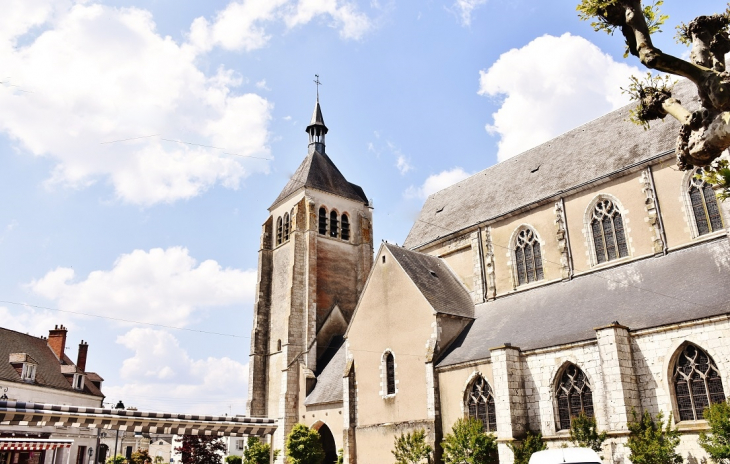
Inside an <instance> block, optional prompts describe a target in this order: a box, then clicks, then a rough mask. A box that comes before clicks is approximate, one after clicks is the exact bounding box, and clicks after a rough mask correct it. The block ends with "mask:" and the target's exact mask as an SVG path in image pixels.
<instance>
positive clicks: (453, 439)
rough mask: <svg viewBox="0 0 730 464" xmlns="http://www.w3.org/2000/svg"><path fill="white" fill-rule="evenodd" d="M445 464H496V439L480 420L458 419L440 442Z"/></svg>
mask: <svg viewBox="0 0 730 464" xmlns="http://www.w3.org/2000/svg"><path fill="white" fill-rule="evenodd" d="M441 447H442V448H443V449H444V462H445V463H446V464H496V463H497V438H496V437H495V436H494V434H491V433H486V432H485V431H484V426H483V424H482V422H481V421H480V420H477V419H474V418H469V419H459V420H458V421H456V424H454V426H453V427H452V428H451V433H449V434H448V435H446V436H445V437H444V440H443V441H442V442H441Z"/></svg>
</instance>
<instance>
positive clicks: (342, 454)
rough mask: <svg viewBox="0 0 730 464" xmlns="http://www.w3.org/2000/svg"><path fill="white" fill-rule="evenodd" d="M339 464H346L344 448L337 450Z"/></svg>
mask: <svg viewBox="0 0 730 464" xmlns="http://www.w3.org/2000/svg"><path fill="white" fill-rule="evenodd" d="M337 464H345V452H344V451H343V450H342V448H340V449H338V450H337Z"/></svg>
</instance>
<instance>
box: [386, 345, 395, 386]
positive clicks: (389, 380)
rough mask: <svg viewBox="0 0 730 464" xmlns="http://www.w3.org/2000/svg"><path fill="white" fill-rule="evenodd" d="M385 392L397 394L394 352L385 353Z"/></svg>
mask: <svg viewBox="0 0 730 464" xmlns="http://www.w3.org/2000/svg"><path fill="white" fill-rule="evenodd" d="M385 393H386V394H387V395H395V358H393V353H391V352H390V351H388V352H387V353H385Z"/></svg>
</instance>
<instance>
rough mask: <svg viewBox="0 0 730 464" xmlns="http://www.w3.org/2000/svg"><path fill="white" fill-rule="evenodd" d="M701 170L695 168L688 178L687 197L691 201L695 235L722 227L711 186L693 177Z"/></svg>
mask: <svg viewBox="0 0 730 464" xmlns="http://www.w3.org/2000/svg"><path fill="white" fill-rule="evenodd" d="M700 172H701V171H700V170H699V169H696V170H695V171H694V172H693V173H692V176H691V177H690V180H689V191H688V193H689V199H690V202H691V203H692V214H693V215H694V219H695V225H696V226H697V235H705V234H709V233H710V232H717V231H718V230H720V229H722V216H721V215H720V209H719V208H718V207H717V197H716V196H715V191H714V190H713V189H712V186H711V185H710V184H708V183H707V182H705V181H703V180H702V179H698V178H697V177H695V176H696V175H697V174H699V173H700Z"/></svg>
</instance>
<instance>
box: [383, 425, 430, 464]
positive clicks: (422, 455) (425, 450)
mask: <svg viewBox="0 0 730 464" xmlns="http://www.w3.org/2000/svg"><path fill="white" fill-rule="evenodd" d="M432 451H433V449H432V448H431V446H430V445H429V444H428V443H426V431H425V430H423V429H419V430H416V431H415V432H413V433H410V432H408V433H406V434H405V435H404V434H402V433H401V434H400V435H399V436H397V437H395V443H393V450H392V451H391V453H393V456H394V457H395V462H396V464H420V463H421V462H423V460H426V462H431V452H432Z"/></svg>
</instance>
